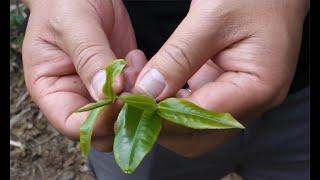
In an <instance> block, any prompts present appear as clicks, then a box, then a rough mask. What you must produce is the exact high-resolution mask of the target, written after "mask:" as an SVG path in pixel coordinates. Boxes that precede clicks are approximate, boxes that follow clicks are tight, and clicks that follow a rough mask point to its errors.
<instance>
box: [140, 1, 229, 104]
mask: <svg viewBox="0 0 320 180" xmlns="http://www.w3.org/2000/svg"><path fill="white" fill-rule="evenodd" d="M192 8H193V9H192ZM192 8H191V9H190V11H189V13H188V15H187V16H186V17H185V18H184V19H183V21H182V22H181V23H180V25H179V26H178V27H177V29H176V30H175V31H174V33H173V34H172V35H171V37H170V38H169V39H168V40H167V42H166V43H165V44H164V45H163V46H162V47H161V49H160V50H159V51H158V52H157V53H156V54H155V55H154V56H153V57H152V58H151V60H150V61H149V62H148V63H147V64H146V66H145V67H144V69H143V70H142V71H141V73H140V74H139V76H138V79H137V81H136V84H135V91H138V92H143V93H146V94H148V95H151V96H153V97H155V98H156V99H157V100H161V99H163V98H166V97H168V96H172V95H174V94H175V93H176V92H177V91H178V90H179V89H181V88H182V87H183V85H184V84H185V83H186V82H187V80H188V79H189V78H190V77H191V76H192V75H193V74H194V73H195V72H196V71H197V70H198V69H200V67H201V66H202V65H203V64H205V62H206V61H207V60H208V59H210V58H211V57H212V56H214V55H215V54H216V53H217V52H219V51H220V50H222V49H223V48H225V47H226V46H227V45H228V44H230V43H231V42H232V41H233V40H234V39H233V38H229V37H228V34H229V33H230V31H223V30H221V28H223V26H224V21H223V20H222V19H220V18H212V15H211V17H210V16H209V15H208V13H206V12H207V11H202V10H201V8H198V7H192ZM224 20H225V19H224ZM227 33H228V34H227ZM231 33H232V32H231Z"/></svg>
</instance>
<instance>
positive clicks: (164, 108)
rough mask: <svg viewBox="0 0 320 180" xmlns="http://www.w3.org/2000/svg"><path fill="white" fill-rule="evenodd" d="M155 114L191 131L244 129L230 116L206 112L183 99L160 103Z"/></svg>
mask: <svg viewBox="0 0 320 180" xmlns="http://www.w3.org/2000/svg"><path fill="white" fill-rule="evenodd" d="M157 113H158V115H159V116H161V117H162V118H164V119H166V120H169V121H171V122H173V123H176V124H179V125H182V126H186V127H189V128H193V129H228V128H241V129H244V126H243V125H242V124H240V123H239V122H238V121H237V120H236V119H234V118H233V117H232V116H231V114H229V113H218V112H212V111H208V110H206V109H203V108H201V107H199V106H197V105H195V104H193V103H192V102H189V101H187V100H184V99H176V98H168V99H166V100H164V101H162V102H160V103H159V105H158V111H157Z"/></svg>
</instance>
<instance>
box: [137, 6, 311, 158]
mask: <svg viewBox="0 0 320 180" xmlns="http://www.w3.org/2000/svg"><path fill="white" fill-rule="evenodd" d="M308 8H309V1H301V0H290V1H286V0H277V1H272V0H271V1H270V0H262V1H255V0H244V1H236V0H227V1H226V0H218V1H205V0H193V1H192V3H191V6H190V10H189V13H188V14H187V16H186V17H185V18H184V20H183V21H182V22H181V24H180V25H179V26H178V28H177V29H176V30H175V32H174V33H173V34H172V35H171V37H170V38H169V39H168V40H167V42H166V43H165V44H164V45H163V46H162V47H161V49H160V50H159V51H158V52H157V53H156V54H155V55H154V56H153V57H152V58H151V60H150V61H149V62H148V63H147V65H146V66H145V67H144V68H143V70H142V71H141V72H140V74H139V76H138V79H137V81H136V84H135V90H136V91H140V92H144V93H147V94H149V95H152V96H153V97H155V98H156V99H157V100H162V99H164V98H167V97H169V96H174V95H175V94H176V93H177V92H178V93H177V95H179V96H182V97H185V98H187V99H188V100H190V101H192V102H194V103H195V104H197V105H199V106H201V107H203V108H205V109H208V110H213V111H218V112H230V113H231V114H232V115H233V116H234V117H236V119H238V120H240V121H241V123H243V124H245V123H246V122H247V121H248V120H249V119H252V118H254V117H256V116H258V115H260V114H261V113H263V112H265V111H267V110H269V109H270V108H272V107H274V106H276V105H278V104H280V103H281V102H282V101H283V100H284V98H285V97H286V95H287V92H288V90H289V87H290V84H291V81H292V79H293V76H294V72H295V68H296V65H297V56H298V53H299V48H300V47H299V46H300V39H301V34H302V27H303V20H304V17H305V15H306V13H307V10H308ZM186 82H188V84H189V86H190V89H191V93H189V92H188V91H186V90H183V89H180V88H181V87H182V86H183V85H184V84H185V83H186ZM177 127H179V126H176V125H171V124H170V125H169V124H167V123H166V124H165V125H164V131H163V132H162V134H161V137H160V139H159V143H160V144H162V145H163V146H165V147H167V148H168V149H171V150H173V151H175V152H176V153H178V154H181V155H184V156H197V155H200V154H203V153H205V152H207V151H209V150H212V149H214V148H215V147H217V146H218V145H219V144H221V143H222V142H224V141H226V140H227V139H229V138H230V137H231V136H232V135H234V134H235V133H236V132H237V131H238V130H219V131H216V130H210V131H195V130H190V129H186V128H181V127H179V130H177V129H176V128H177ZM200 132H201V133H200ZM203 132H205V133H203Z"/></svg>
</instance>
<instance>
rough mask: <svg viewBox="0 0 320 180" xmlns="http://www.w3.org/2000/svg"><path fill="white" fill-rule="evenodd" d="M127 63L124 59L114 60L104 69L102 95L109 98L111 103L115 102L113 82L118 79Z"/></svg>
mask: <svg viewBox="0 0 320 180" xmlns="http://www.w3.org/2000/svg"><path fill="white" fill-rule="evenodd" d="M126 64H127V62H126V61H125V60H124V59H117V60H114V61H113V62H112V63H111V64H109V65H108V66H107V68H106V76H107V77H106V82H105V84H104V86H103V93H104V95H105V96H107V97H109V98H110V99H111V101H112V102H114V101H115V100H116V93H115V92H114V90H113V88H112V84H113V82H114V81H115V80H116V79H117V78H118V77H119V75H120V74H121V72H122V70H123V68H124V67H125V66H126Z"/></svg>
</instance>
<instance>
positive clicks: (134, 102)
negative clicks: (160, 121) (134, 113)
mask: <svg viewBox="0 0 320 180" xmlns="http://www.w3.org/2000/svg"><path fill="white" fill-rule="evenodd" d="M119 99H121V100H123V101H124V102H125V103H127V104H129V105H130V106H133V107H136V108H139V109H142V110H151V111H154V110H156V109H157V102H156V101H155V99H153V98H152V97H149V96H145V95H136V94H126V95H122V96H120V97H119Z"/></svg>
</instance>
